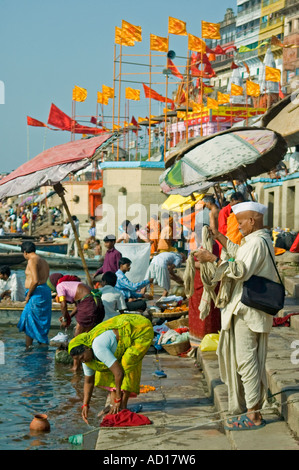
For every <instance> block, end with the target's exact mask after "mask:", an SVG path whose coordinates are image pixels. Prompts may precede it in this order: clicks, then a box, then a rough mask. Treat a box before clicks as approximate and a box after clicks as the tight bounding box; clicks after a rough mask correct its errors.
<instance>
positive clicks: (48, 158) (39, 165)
mask: <svg viewBox="0 0 299 470" xmlns="http://www.w3.org/2000/svg"><path fill="white" fill-rule="evenodd" d="M110 137H111V134H105V135H101V136H98V137H92V138H90V139H82V140H76V141H74V142H68V143H67V144H62V145H57V146H55V147H52V148H50V149H47V150H44V151H43V152H42V153H40V154H39V155H37V156H36V157H34V158H33V159H32V160H29V161H28V162H26V163H24V164H23V165H21V166H20V167H19V168H17V169H16V170H14V171H13V172H12V173H10V174H9V175H7V176H5V177H4V178H2V179H1V180H0V186H2V185H3V184H5V183H7V182H8V181H11V180H14V179H16V178H19V177H20V176H26V175H29V174H31V173H36V172H37V171H41V170H45V169H46V168H51V167H53V166H57V165H63V164H66V163H72V162H77V161H80V160H83V159H85V158H91V157H92V156H93V155H94V153H95V151H96V150H97V148H98V147H100V146H101V145H102V144H103V143H104V142H106V140H108V139H109V138H110Z"/></svg>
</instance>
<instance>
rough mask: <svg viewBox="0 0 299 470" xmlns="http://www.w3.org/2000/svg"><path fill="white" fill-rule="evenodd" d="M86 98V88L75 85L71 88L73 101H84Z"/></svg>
mask: <svg viewBox="0 0 299 470" xmlns="http://www.w3.org/2000/svg"><path fill="white" fill-rule="evenodd" d="M86 98H87V90H85V88H80V87H79V86H75V87H74V88H73V101H85V100H86Z"/></svg>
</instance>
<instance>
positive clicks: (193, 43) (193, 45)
mask: <svg viewBox="0 0 299 470" xmlns="http://www.w3.org/2000/svg"><path fill="white" fill-rule="evenodd" d="M188 49H189V51H195V52H201V53H202V54H205V52H206V43H205V42H204V41H202V40H201V39H200V38H197V37H196V36H193V35H192V34H188Z"/></svg>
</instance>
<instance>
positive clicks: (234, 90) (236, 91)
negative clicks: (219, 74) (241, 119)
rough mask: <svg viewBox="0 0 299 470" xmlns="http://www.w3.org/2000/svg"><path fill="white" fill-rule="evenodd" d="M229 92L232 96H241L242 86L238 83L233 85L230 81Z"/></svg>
mask: <svg viewBox="0 0 299 470" xmlns="http://www.w3.org/2000/svg"><path fill="white" fill-rule="evenodd" d="M230 94H231V95H232V96H241V95H243V88H242V87H241V86H239V85H235V84H234V83H232V85H231V91H230Z"/></svg>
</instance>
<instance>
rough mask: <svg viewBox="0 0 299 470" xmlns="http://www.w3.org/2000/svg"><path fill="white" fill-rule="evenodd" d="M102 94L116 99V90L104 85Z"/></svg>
mask: <svg viewBox="0 0 299 470" xmlns="http://www.w3.org/2000/svg"><path fill="white" fill-rule="evenodd" d="M102 93H103V95H105V96H108V98H114V89H113V88H111V87H109V86H106V85H102Z"/></svg>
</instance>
